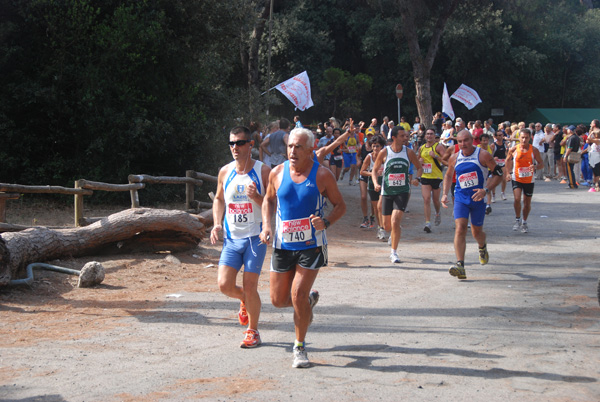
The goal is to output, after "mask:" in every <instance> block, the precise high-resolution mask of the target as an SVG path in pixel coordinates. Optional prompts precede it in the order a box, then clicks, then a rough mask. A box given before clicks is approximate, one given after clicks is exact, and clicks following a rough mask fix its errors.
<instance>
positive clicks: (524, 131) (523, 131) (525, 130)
mask: <svg viewBox="0 0 600 402" xmlns="http://www.w3.org/2000/svg"><path fill="white" fill-rule="evenodd" d="M522 133H525V134H527V135H528V136H529V137H530V138H531V130H529V129H528V128H522V129H520V130H519V134H522Z"/></svg>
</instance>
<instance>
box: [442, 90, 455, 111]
mask: <svg viewBox="0 0 600 402" xmlns="http://www.w3.org/2000/svg"><path fill="white" fill-rule="evenodd" d="M442 113H443V114H445V115H446V116H448V117H450V118H451V119H452V120H454V117H455V116H454V109H452V102H450V96H448V88H447V87H446V83H445V82H444V93H443V94H442Z"/></svg>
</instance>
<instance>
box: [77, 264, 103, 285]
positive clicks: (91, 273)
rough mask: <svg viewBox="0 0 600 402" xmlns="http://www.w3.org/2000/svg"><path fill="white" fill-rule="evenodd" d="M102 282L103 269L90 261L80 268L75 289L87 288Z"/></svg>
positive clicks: (100, 265)
mask: <svg viewBox="0 0 600 402" xmlns="http://www.w3.org/2000/svg"><path fill="white" fill-rule="evenodd" d="M103 280H104V267H103V266H102V264H100V263H99V262H97V261H90V262H88V263H87V264H85V265H84V266H83V268H81V273H80V274H79V281H78V282H77V287H79V288H89V287H91V286H94V285H98V284H100V283H102V281H103Z"/></svg>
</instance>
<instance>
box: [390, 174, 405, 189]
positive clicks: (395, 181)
mask: <svg viewBox="0 0 600 402" xmlns="http://www.w3.org/2000/svg"><path fill="white" fill-rule="evenodd" d="M388 183H389V184H390V186H393V187H397V186H398V187H399V186H404V185H405V184H406V175H405V174H404V173H392V174H390V175H389V176H388Z"/></svg>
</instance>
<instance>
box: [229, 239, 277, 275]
mask: <svg viewBox="0 0 600 402" xmlns="http://www.w3.org/2000/svg"><path fill="white" fill-rule="evenodd" d="M266 254H267V245H266V244H264V243H262V242H261V241H260V239H259V237H258V236H252V237H246V238H245V239H228V238H224V239H223V251H221V259H220V260H219V265H226V266H228V267H232V268H234V269H235V270H237V271H239V270H240V268H242V265H244V272H253V273H255V274H259V275H260V271H261V269H262V265H263V262H264V260H265V255H266Z"/></svg>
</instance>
